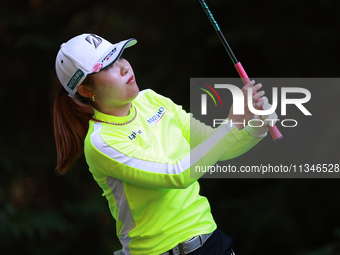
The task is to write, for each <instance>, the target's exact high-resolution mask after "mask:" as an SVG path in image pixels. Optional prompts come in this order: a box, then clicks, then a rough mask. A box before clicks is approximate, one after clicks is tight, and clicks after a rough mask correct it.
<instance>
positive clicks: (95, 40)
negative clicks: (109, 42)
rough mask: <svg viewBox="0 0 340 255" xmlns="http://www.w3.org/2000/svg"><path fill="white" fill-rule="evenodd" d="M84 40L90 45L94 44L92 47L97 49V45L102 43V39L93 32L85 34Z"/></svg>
mask: <svg viewBox="0 0 340 255" xmlns="http://www.w3.org/2000/svg"><path fill="white" fill-rule="evenodd" d="M85 40H86V41H87V42H89V43H90V44H91V45H94V47H95V48H96V49H97V48H98V46H99V45H100V44H101V43H102V41H103V40H102V39H101V38H100V37H98V36H96V35H94V34H89V35H88V36H86V38H85Z"/></svg>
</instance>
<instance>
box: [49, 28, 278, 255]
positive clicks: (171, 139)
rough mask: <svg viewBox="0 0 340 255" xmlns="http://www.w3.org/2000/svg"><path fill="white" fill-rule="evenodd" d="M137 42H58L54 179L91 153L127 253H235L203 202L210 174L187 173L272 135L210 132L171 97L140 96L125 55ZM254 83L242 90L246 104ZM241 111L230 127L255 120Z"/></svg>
mask: <svg viewBox="0 0 340 255" xmlns="http://www.w3.org/2000/svg"><path fill="white" fill-rule="evenodd" d="M135 43H136V40H135V39H129V40H125V41H121V42H119V43H116V44H111V43H110V42H108V41H107V40H105V39H103V38H102V37H99V36H97V35H93V34H82V35H79V36H76V37H74V38H72V39H71V40H69V41H68V42H66V43H64V44H62V45H61V48H60V50H59V52H58V55H57V58H56V72H57V76H58V78H59V80H60V82H61V84H62V85H63V88H61V90H60V92H59V94H58V95H57V96H56V99H55V104H54V111H53V112H54V132H55V139H56V147H57V154H58V165H57V172H58V173H60V174H63V173H66V172H67V171H68V170H69V169H70V167H71V165H72V164H73V163H74V161H75V160H76V159H77V158H78V157H79V156H80V155H81V154H82V153H83V152H84V153H85V157H86V162H87V164H88V166H89V170H90V172H91V173H92V175H93V178H94V179H95V181H96V182H97V183H98V185H99V186H100V187H101V188H102V190H103V195H104V196H105V197H106V199H107V200H108V204H109V208H110V211H111V214H112V216H113V217H114V218H115V220H116V228H117V236H118V238H119V240H120V242H121V244H122V247H123V249H122V251H120V252H121V254H132V255H133V254H136V255H159V254H164V255H165V254H169V255H170V254H195V255H197V254H201V255H208V254H214V255H223V254H233V252H232V250H231V244H232V240H231V239H230V238H229V237H228V236H227V235H226V234H224V233H223V232H221V231H220V230H218V229H217V226H216V224H215V221H214V219H213V216H212V214H211V212H210V206H209V203H208V200H207V199H206V198H205V197H202V196H200V195H199V184H198V182H197V179H198V178H199V177H201V176H202V175H203V174H204V173H201V174H199V173H198V174H197V173H195V175H191V174H190V168H193V169H195V166H212V165H214V164H215V163H216V162H217V161H220V160H226V159H230V158H233V157H236V156H238V155H241V154H243V153H245V152H246V151H248V150H249V149H250V148H251V147H253V146H254V145H255V144H257V143H258V142H259V141H260V140H261V138H262V137H264V136H265V135H266V132H267V128H266V126H265V127H261V128H254V127H249V126H247V128H242V127H241V126H238V125H221V126H220V127H218V128H216V129H213V128H211V127H209V126H206V125H204V124H202V123H200V122H199V121H197V120H195V119H193V117H192V115H191V114H188V113H186V112H185V111H184V110H183V109H182V107H181V106H179V105H176V104H175V103H173V102H172V101H171V100H170V99H169V98H166V97H164V96H161V95H159V94H157V93H156V92H154V91H153V90H150V89H147V90H143V91H139V88H138V86H137V83H136V77H135V75H134V72H133V69H132V67H131V65H130V64H129V62H128V61H127V60H126V59H124V58H122V57H121V55H122V53H123V50H124V49H125V48H127V47H130V46H132V45H134V44H135ZM253 85H254V82H253V81H252V82H250V83H249V84H247V85H245V87H244V88H243V91H244V95H245V98H246V97H247V93H246V91H247V88H248V87H250V86H253ZM260 87H261V85H260V84H258V85H255V86H254V91H257V92H258V93H257V94H256V95H254V96H253V100H254V102H257V100H258V99H259V98H261V97H262V96H263V94H264V93H263V91H259V89H260ZM261 106H263V108H265V109H267V107H269V106H268V103H267V100H266V99H265V98H264V97H263V98H262V100H259V101H258V103H256V104H255V108H257V109H259V107H261ZM244 107H245V114H244V115H243V116H239V115H237V116H236V115H235V116H234V115H233V114H232V113H230V114H229V116H228V118H229V120H230V121H233V122H235V123H242V122H243V120H245V121H246V123H248V121H249V120H251V119H253V118H254V116H253V114H252V113H251V112H250V111H249V109H248V108H247V106H246V104H245V106H244ZM261 118H262V120H265V119H267V118H269V116H261ZM270 118H271V119H276V118H275V117H273V116H270ZM272 124H274V123H272Z"/></svg>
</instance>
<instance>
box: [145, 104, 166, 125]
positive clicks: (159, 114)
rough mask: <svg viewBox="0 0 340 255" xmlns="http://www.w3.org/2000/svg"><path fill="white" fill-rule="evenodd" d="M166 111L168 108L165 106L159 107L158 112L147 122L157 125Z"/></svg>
mask: <svg viewBox="0 0 340 255" xmlns="http://www.w3.org/2000/svg"><path fill="white" fill-rule="evenodd" d="M165 113H166V110H165V109H164V107H163V106H161V107H159V109H158V111H157V113H156V114H155V115H153V116H152V117H150V118H149V119H147V122H148V123H149V125H155V124H157V122H158V121H160V120H161V119H162V118H163V116H164V114H165Z"/></svg>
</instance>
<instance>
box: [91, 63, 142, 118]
mask: <svg viewBox="0 0 340 255" xmlns="http://www.w3.org/2000/svg"><path fill="white" fill-rule="evenodd" d="M91 78H92V81H93V83H94V88H93V93H94V96H95V100H96V101H95V103H96V105H98V106H99V108H101V109H102V110H103V112H108V111H109V109H114V108H117V107H123V106H126V105H127V104H129V103H130V102H131V101H132V100H133V99H135V98H136V97H137V95H138V92H139V88H138V86H137V83H136V80H135V76H134V73H133V70H132V67H131V65H130V63H129V62H128V61H127V60H126V59H124V58H120V59H119V60H117V61H116V62H115V63H114V64H113V65H112V66H111V67H108V68H107V69H105V70H104V71H101V72H99V73H96V74H93V75H91ZM99 110H100V109H99Z"/></svg>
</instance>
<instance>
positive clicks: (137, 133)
mask: <svg viewBox="0 0 340 255" xmlns="http://www.w3.org/2000/svg"><path fill="white" fill-rule="evenodd" d="M142 133H143V132H142V130H140V129H139V130H138V131H131V135H129V136H128V137H129V138H130V140H131V141H133V140H135V139H136V137H137V135H140V134H142Z"/></svg>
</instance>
